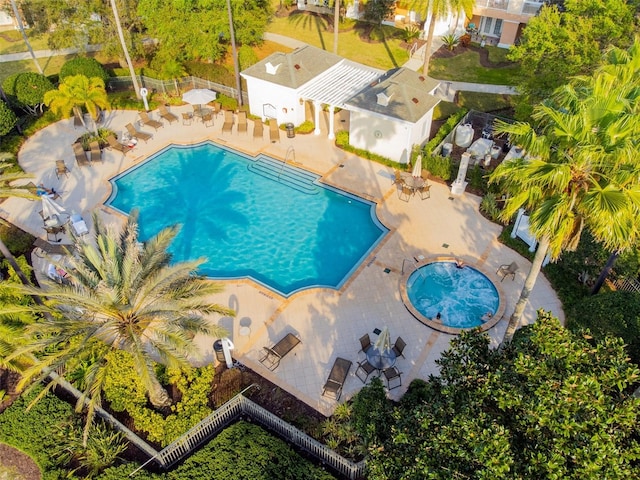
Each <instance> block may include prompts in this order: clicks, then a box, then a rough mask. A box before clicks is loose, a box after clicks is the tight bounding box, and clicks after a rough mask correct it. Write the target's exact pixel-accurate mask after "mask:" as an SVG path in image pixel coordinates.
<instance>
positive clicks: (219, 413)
mask: <svg viewBox="0 0 640 480" xmlns="http://www.w3.org/2000/svg"><path fill="white" fill-rule="evenodd" d="M251 387H253V385H252V386H251ZM251 387H248V388H251ZM246 390H247V389H245V390H244V391H246ZM244 391H243V392H244ZM243 415H247V416H249V417H251V418H252V419H253V420H254V421H256V422H259V423H261V424H262V425H263V426H265V427H267V428H268V429H269V430H271V431H273V432H275V433H277V434H278V435H280V436H281V437H282V438H284V439H285V440H286V441H288V442H290V443H293V444H294V445H296V446H297V447H298V448H301V449H303V450H304V451H306V452H308V453H310V454H311V455H313V456H314V457H316V458H317V459H318V460H320V461H321V462H322V463H323V464H326V465H328V466H330V467H331V468H332V469H334V470H335V471H337V472H339V473H340V474H342V475H345V476H346V477H348V478H350V479H353V480H356V479H359V478H364V469H365V462H364V460H363V461H361V462H358V463H354V462H352V461H351V460H348V459H346V458H344V457H343V456H341V455H339V454H338V453H336V452H334V451H333V450H331V449H330V448H329V447H327V446H326V445H324V444H322V443H320V442H318V441H317V440H316V439H314V438H312V437H310V436H309V435H307V434H306V433H304V432H302V431H300V430H298V429H297V428H296V427H294V426H293V425H290V424H288V423H287V422H285V421H284V420H282V419H281V418H279V417H278V416H276V415H274V414H272V413H271V412H269V411H268V410H265V409H264V408H262V407H261V406H260V405H258V404H256V403H254V402H252V401H251V400H249V399H248V398H246V397H245V396H244V395H242V392H241V393H239V394H238V395H236V396H235V397H233V398H232V399H231V400H229V401H228V402H226V403H225V404H224V405H222V406H221V407H220V408H218V409H217V410H216V411H215V412H213V413H212V414H211V415H209V416H208V417H207V418H205V419H204V420H202V421H201V422H200V423H198V424H197V425H196V426H194V427H193V428H191V429H190V430H189V431H187V432H186V433H185V434H183V435H182V436H181V437H180V438H178V439H177V440H175V441H174V442H173V443H171V444H170V445H168V446H167V447H165V448H164V449H163V450H162V451H161V452H159V453H158V454H157V455H156V456H155V460H156V461H157V462H158V463H159V464H160V465H161V466H162V467H163V468H169V467H170V466H171V465H173V464H175V463H176V462H178V461H180V460H181V459H182V458H184V457H186V456H187V455H189V454H190V453H191V452H192V451H193V450H195V449H196V448H198V447H199V446H200V445H202V444H203V443H205V442H206V441H208V440H209V439H211V437H213V436H214V435H215V434H216V433H218V432H220V431H221V430H222V429H224V428H225V427H226V426H228V425H229V424H231V423H232V422H234V421H235V420H237V419H238V418H239V417H241V416H243Z"/></svg>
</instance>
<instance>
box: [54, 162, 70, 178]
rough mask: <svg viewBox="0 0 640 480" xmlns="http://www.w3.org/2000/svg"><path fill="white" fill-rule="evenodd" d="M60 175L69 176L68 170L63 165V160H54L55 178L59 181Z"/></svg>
mask: <svg viewBox="0 0 640 480" xmlns="http://www.w3.org/2000/svg"><path fill="white" fill-rule="evenodd" d="M60 175H64V176H65V177H68V176H69V169H68V168H67V165H66V164H65V163H64V160H56V178H57V179H60Z"/></svg>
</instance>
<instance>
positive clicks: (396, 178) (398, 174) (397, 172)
mask: <svg viewBox="0 0 640 480" xmlns="http://www.w3.org/2000/svg"><path fill="white" fill-rule="evenodd" d="M393 174H394V179H393V185H402V184H403V183H404V180H403V178H402V172H401V171H400V170H394V171H393Z"/></svg>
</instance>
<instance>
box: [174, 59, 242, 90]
mask: <svg viewBox="0 0 640 480" xmlns="http://www.w3.org/2000/svg"><path fill="white" fill-rule="evenodd" d="M184 68H185V69H186V70H187V72H188V73H189V75H193V76H194V77H199V78H204V79H205V80H211V81H212V82H216V83H220V84H222V85H226V86H228V87H233V86H235V84H236V80H235V77H234V76H233V72H230V71H229V70H227V68H226V67H225V66H224V65H218V64H216V63H201V62H195V61H193V62H186V63H185V64H184Z"/></svg>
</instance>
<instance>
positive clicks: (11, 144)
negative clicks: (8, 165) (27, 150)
mask: <svg viewBox="0 0 640 480" xmlns="http://www.w3.org/2000/svg"><path fill="white" fill-rule="evenodd" d="M25 141H26V138H25V137H24V136H22V135H5V136H3V137H1V138H0V152H8V153H11V154H13V156H14V157H15V158H16V165H17V157H18V152H19V151H20V148H22V145H23V144H24V142H25ZM3 161H5V162H6V159H3ZM20 170H22V169H20Z"/></svg>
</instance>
